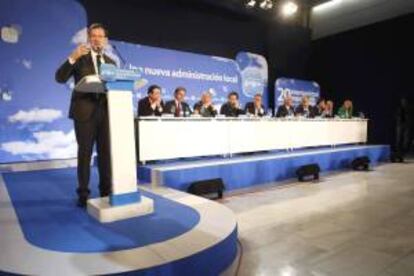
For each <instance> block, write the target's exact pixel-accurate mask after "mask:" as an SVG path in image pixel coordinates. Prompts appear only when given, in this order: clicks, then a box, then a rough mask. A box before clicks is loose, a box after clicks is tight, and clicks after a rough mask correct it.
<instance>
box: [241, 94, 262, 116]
mask: <svg viewBox="0 0 414 276" xmlns="http://www.w3.org/2000/svg"><path fill="white" fill-rule="evenodd" d="M244 111H245V112H246V114H250V115H253V116H255V117H263V116H264V115H265V114H266V110H265V108H264V106H263V104H262V94H259V93H258V94H256V95H254V99H253V102H249V103H247V104H246V107H245V108H244Z"/></svg>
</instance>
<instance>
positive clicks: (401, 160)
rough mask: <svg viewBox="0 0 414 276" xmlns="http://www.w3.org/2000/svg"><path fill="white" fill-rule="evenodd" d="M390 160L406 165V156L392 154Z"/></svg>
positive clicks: (396, 153)
mask: <svg viewBox="0 0 414 276" xmlns="http://www.w3.org/2000/svg"><path fill="white" fill-rule="evenodd" d="M390 159H391V162H392V163H404V156H403V155H402V154H401V153H399V152H392V153H391V156H390Z"/></svg>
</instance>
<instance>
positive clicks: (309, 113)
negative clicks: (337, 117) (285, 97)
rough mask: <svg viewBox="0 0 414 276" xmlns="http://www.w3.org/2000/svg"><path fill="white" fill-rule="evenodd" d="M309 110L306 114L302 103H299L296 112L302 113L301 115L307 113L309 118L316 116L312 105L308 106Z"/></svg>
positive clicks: (297, 113)
mask: <svg viewBox="0 0 414 276" xmlns="http://www.w3.org/2000/svg"><path fill="white" fill-rule="evenodd" d="M308 110H309V111H308V114H307V115H306V111H305V109H304V108H303V106H302V105H299V106H298V107H297V108H296V110H295V113H296V115H301V116H305V115H306V117H307V118H315V116H316V114H315V108H313V107H312V106H309V107H308Z"/></svg>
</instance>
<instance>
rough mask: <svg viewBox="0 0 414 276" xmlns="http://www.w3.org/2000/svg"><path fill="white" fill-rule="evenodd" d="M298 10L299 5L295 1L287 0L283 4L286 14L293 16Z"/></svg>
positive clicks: (283, 11) (284, 13)
mask: <svg viewBox="0 0 414 276" xmlns="http://www.w3.org/2000/svg"><path fill="white" fill-rule="evenodd" d="M297 11H298V5H296V4H295V3H294V2H291V1H289V2H286V3H285V4H284V5H283V6H282V14H283V15H284V16H292V15H294V14H295V13H296V12H297Z"/></svg>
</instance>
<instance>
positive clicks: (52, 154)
mask: <svg viewBox="0 0 414 276" xmlns="http://www.w3.org/2000/svg"><path fill="white" fill-rule="evenodd" d="M33 137H34V140H25V141H11V142H6V143H3V144H1V149H2V150H3V151H6V152H9V153H11V154H13V155H29V154H31V155H33V154H35V155H38V156H39V157H43V158H51V159H60V158H72V157H75V156H76V151H77V144H76V138H75V132H74V130H71V131H69V132H68V133H67V134H66V133H64V132H63V131H39V132H35V133H33Z"/></svg>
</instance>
